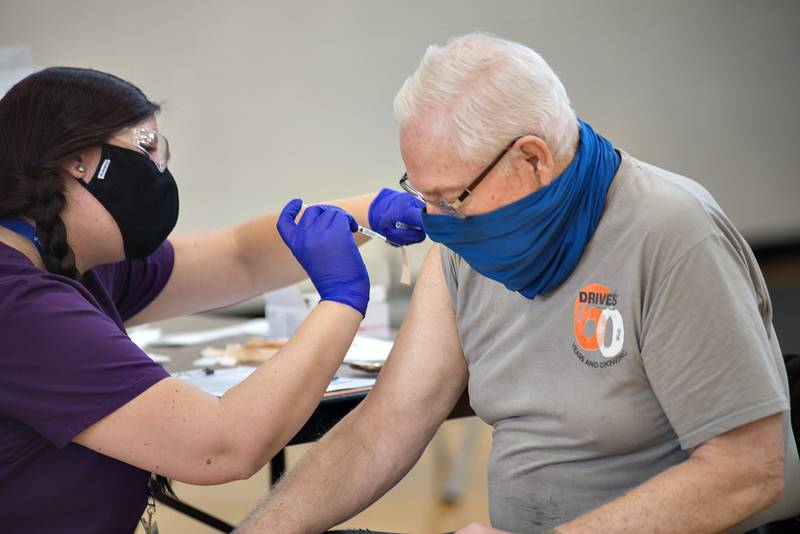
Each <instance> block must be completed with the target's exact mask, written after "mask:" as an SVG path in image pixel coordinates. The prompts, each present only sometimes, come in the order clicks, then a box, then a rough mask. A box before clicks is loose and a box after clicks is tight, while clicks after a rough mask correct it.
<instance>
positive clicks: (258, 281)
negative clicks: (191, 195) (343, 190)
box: [231, 193, 375, 296]
mask: <svg viewBox="0 0 800 534" xmlns="http://www.w3.org/2000/svg"><path fill="white" fill-rule="evenodd" d="M373 198H375V193H368V194H365V195H360V196H356V197H351V198H344V199H340V200H333V201H330V202H319V204H332V205H334V206H338V207H340V208H342V209H343V210H345V211H347V212H348V213H349V214H350V215H352V216H353V217H355V219H356V220H357V221H358V223H359V224H360V225H362V226H365V227H369V222H368V220H367V214H368V212H369V205H370V202H372V199H373ZM277 220H278V214H277V213H271V214H268V215H264V216H261V217H258V218H256V219H252V220H250V221H247V222H245V223H242V224H240V225H238V226H236V227H234V228H232V229H231V236H232V239H233V242H234V243H235V245H236V255H235V257H236V261H237V263H238V264H239V266H240V268H241V269H242V270H243V271H244V272H245V273H246V276H245V277H243V281H247V282H248V284H249V287H247V288H243V290H242V291H241V293H242V294H247V295H249V296H252V295H258V294H261V293H265V292H267V291H271V290H273V289H278V288H281V287H284V286H287V285H290V284H294V283H297V282H299V281H301V280H303V279H304V278H305V277H306V273H305V271H303V269H302V267H300V265H299V264H298V263H297V261H296V260H295V259H294V257H293V256H292V253H291V252H290V251H289V249H288V248H286V246H285V245H284V244H283V241H282V240H281V237H280V235H278V231H277V230H276V228H275V224H276V223H277ZM354 237H355V240H356V244H358V245H361V244H363V243H365V242H366V240H367V238H366V237H364V236H363V235H361V234H355V235H354Z"/></svg>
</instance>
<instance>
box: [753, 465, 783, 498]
mask: <svg viewBox="0 0 800 534" xmlns="http://www.w3.org/2000/svg"><path fill="white" fill-rule="evenodd" d="M759 478H760V483H759V486H760V488H761V494H762V496H763V506H762V507H761V508H768V507H770V506H772V505H773V504H775V503H777V502H778V501H780V500H781V498H782V497H783V486H784V484H783V482H784V481H783V458H780V459H776V460H774V461H771V462H769V463H768V464H767V465H766V466H765V467H764V468H763V469H762V470H761V473H760V477H759Z"/></svg>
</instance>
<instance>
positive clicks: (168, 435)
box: [73, 378, 242, 484]
mask: <svg viewBox="0 0 800 534" xmlns="http://www.w3.org/2000/svg"><path fill="white" fill-rule="evenodd" d="M221 410H222V407H221V405H220V402H219V399H217V398H216V397H213V396H211V395H209V394H207V393H205V392H203V391H201V390H199V389H197V388H195V387H193V386H191V385H190V384H188V383H187V382H185V381H183V380H181V379H179V378H165V379H163V380H161V381H159V382H157V383H156V384H154V385H153V386H151V387H150V388H148V389H147V390H145V391H143V392H142V393H141V394H139V395H138V396H136V397H135V398H133V399H131V400H130V401H128V402H127V403H126V404H124V405H123V406H121V407H119V408H118V409H116V410H115V411H113V412H112V413H110V414H108V415H107V416H106V417H104V418H103V419H101V420H99V421H97V422H96V423H94V424H93V425H91V426H90V427H88V428H87V429H85V430H84V431H83V432H81V433H80V434H78V435H77V436H76V437H75V438H74V439H73V441H74V442H75V443H78V444H80V445H83V446H84V447H87V448H89V449H92V450H94V451H96V452H98V453H101V454H104V455H106V456H110V457H112V458H116V459H117V460H120V461H123V462H125V463H128V464H130V465H134V466H136V467H140V468H142V469H144V470H146V471H152V472H155V473H158V474H162V475H165V476H167V477H169V478H173V479H176V480H180V481H183V482H189V483H194V484H214V483H220V482H224V481H228V480H231V479H232V478H235V476H236V475H238V474H239V471H241V469H242V465H241V463H240V462H239V461H238V460H237V459H236V458H235V455H233V454H230V453H229V452H230V451H228V450H226V440H225V439H221V438H224V437H225V435H226V433H225V429H224V428H223V423H224V419H223V417H222V415H223V414H222V412H221Z"/></svg>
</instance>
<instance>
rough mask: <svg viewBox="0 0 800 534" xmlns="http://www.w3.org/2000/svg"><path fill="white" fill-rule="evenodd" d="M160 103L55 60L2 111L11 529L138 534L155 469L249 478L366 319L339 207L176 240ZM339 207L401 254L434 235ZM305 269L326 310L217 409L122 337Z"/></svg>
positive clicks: (1, 455)
mask: <svg viewBox="0 0 800 534" xmlns="http://www.w3.org/2000/svg"><path fill="white" fill-rule="evenodd" d="M158 110H159V108H158V106H157V105H156V104H153V103H152V102H150V101H149V100H148V99H147V98H146V97H145V95H144V94H143V93H142V92H141V91H140V90H139V89H138V88H136V87H134V86H133V85H131V84H130V83H128V82H125V81H123V80H121V79H119V78H116V77H114V76H112V75H109V74H105V73H101V72H98V71H93V70H87V69H76V68H63V67H56V68H50V69H46V70H44V71H40V72H38V73H35V74H33V75H31V76H29V77H27V78H25V79H24V80H22V81H21V82H19V83H18V84H16V85H15V86H14V87H13V88H12V89H11V90H10V91H9V92H8V93H7V94H6V95H5V96H4V97H3V98H2V100H0V525H2V530H3V531H4V532H27V533H34V532H98V533H99V532H102V533H109V532H127V533H129V532H132V531H133V530H134V528H135V527H136V524H137V521H138V520H139V518H140V516H141V515H142V512H143V510H144V508H145V503H146V495H147V484H148V478H149V475H150V473H151V472H152V473H156V474H159V475H163V476H166V477H169V478H172V479H174V480H179V481H184V482H188V483H191V484H219V483H223V482H228V481H231V480H236V479H242V478H247V477H249V476H251V475H252V474H253V473H255V472H256V471H257V470H258V469H260V468H261V467H262V466H263V465H264V464H265V463H266V462H267V461H268V460H269V458H270V457H272V456H273V455H274V454H275V452H276V451H277V450H278V449H279V448H280V447H282V446H283V445H284V444H285V443H286V442H287V441H288V440H289V439H290V438H291V436H292V435H294V433H295V432H296V431H297V430H298V429H299V428H300V427H301V426H302V424H303V423H304V422H305V421H306V419H307V418H308V417H309V415H310V414H311V413H312V411H313V410H314V408H315V407H316V405H317V403H318V401H319V398H320V396H321V395H322V393H323V392H324V390H325V387H326V385H327V384H328V382H329V381H330V379H331V378H332V376H333V374H334V372H335V371H336V369H337V367H338V365H339V363H340V362H341V359H342V358H343V356H344V354H345V352H346V350H347V348H348V347H349V345H350V343H351V341H352V339H353V336H354V335H355V332H356V329H357V328H358V325H359V323H360V321H361V319H362V317H363V314H364V313H365V310H366V307H367V300H368V296H369V279H368V277H367V271H366V269H365V267H364V263H363V261H362V259H361V256H360V254H359V252H358V249H357V248H356V242H355V240H354V237H353V234H352V233H351V231H352V230H354V229H355V227H354V225H355V221H354V220H353V217H351V216H350V215H348V214H347V213H346V212H345V211H343V210H342V209H339V208H334V207H321V206H315V207H312V208H309V209H307V210H305V212H304V213H303V215H302V217H301V218H300V220H299V222H297V223H295V217H296V216H297V215H298V214H299V212H300V209H301V206H300V201H299V200H295V201H292V202H290V203H289V204H287V206H286V207H285V208H284V210H283V212H282V213H281V214H280V215H279V216H276V215H266V216H263V217H261V218H258V219H255V220H252V221H248V222H246V223H244V224H242V225H240V226H237V227H234V228H231V229H226V230H218V231H213V232H207V233H200V234H195V235H184V236H172V237H170V239H169V241H166V240H165V239H166V237H167V235H168V234H169V233H170V231H171V230H172V229H173V227H174V226H175V223H176V220H177V217H178V191H177V186H176V184H175V181H174V179H173V177H172V175H171V174H170V172H169V170H167V163H168V160H169V148H168V145H167V141H166V139H165V138H164V137H163V136H162V135H161V134H160V133H159V132H158V127H157V125H156V121H155V113H156V112H157V111H158ZM223 182H224V177H221V180H220V183H221V184H222V183H223ZM339 205H340V206H341V207H342V208H344V209H345V210H347V211H348V212H350V213H353V214H355V216H356V217H357V218H358V219H359V220H361V221H363V223H362V224H366V222H367V221H369V222H370V223H371V226H372V228H373V229H375V230H377V231H379V232H383V233H386V234H388V236H389V237H390V238H391V239H392V240H393V241H395V242H400V243H410V242H416V241H420V240H421V239H423V238H424V234H422V233H421V232H419V231H414V230H396V229H395V228H394V226H395V222H398V221H402V222H405V223H407V224H411V225H414V226H418V227H419V226H421V221H420V220H419V212H420V208H421V204H419V203H417V202H416V201H415V200H412V199H411V198H410V196H408V195H406V194H404V193H399V192H394V191H388V190H383V191H381V192H380V193H379V194H378V195H377V196H376V197H375V198H374V199H373V195H365V196H361V197H356V198H353V199H348V200H343V201H342V202H341V203H339ZM276 224H277V227H278V231H277V232H276ZM279 234H280V236H281V237H282V238H283V239H284V241H285V243H286V246H284V244H283V243H282V242H281V241H280V239H279ZM287 247H288V248H287ZM292 255H294V258H293V257H292ZM295 258H296V260H297V261H295ZM298 263H299V264H298ZM301 267H302V268H301ZM303 269H305V271H306V272H307V273H308V276H309V277H310V278H311V280H312V282H313V283H314V285H315V286H316V288H317V290H318V292H319V293H320V295H321V297H322V301H321V302H320V303H319V305H318V306H317V307H316V308H315V309H314V310H313V311H312V312H311V314H310V315H309V317H308V318H307V320H306V321H305V322H304V323H303V325H302V326H301V327H300V329H299V330H298V331H297V333H296V334H295V335H294V336H293V337H292V338H291V340H289V342H288V343H287V344H286V345H285V347H283V348H282V349H281V350H280V351H279V352H278V353H277V354H276V355H275V356H274V357H273V358H272V359H270V360H269V361H268V362H266V363H264V364H263V365H261V366H260V367H259V368H258V370H257V371H255V372H254V373H253V374H252V375H251V376H250V377H249V378H248V379H247V380H245V381H244V382H242V383H241V384H239V385H238V386H236V387H235V388H233V389H231V390H230V391H229V392H228V393H227V394H225V395H224V396H223V397H222V398H215V397H213V396H211V395H208V394H206V393H204V392H202V391H200V390H198V389H196V388H194V387H192V386H191V385H189V384H187V383H186V382H184V381H183V380H180V379H177V378H171V377H170V376H169V374H168V373H167V372H166V371H165V370H164V369H163V368H162V367H161V366H160V365H158V364H156V363H154V362H152V361H151V360H150V358H148V357H147V355H145V354H144V353H143V352H142V351H141V350H140V349H139V348H138V347H137V346H136V345H134V344H133V343H132V342H131V340H130V339H129V338H128V336H127V335H126V333H125V328H124V326H123V322H125V323H127V324H136V323H142V322H148V321H154V320H158V319H164V318H167V317H174V316H178V315H185V314H189V313H194V312H199V311H202V310H208V309H212V308H218V307H220V306H224V305H226V304H230V303H233V302H236V301H240V300H242V299H245V298H248V297H250V296H254V295H258V294H260V293H263V292H265V291H269V290H271V289H275V288H278V287H281V286H285V285H287V284H291V283H293V282H296V281H298V280H300V279H301V278H303V277H304V272H303Z"/></svg>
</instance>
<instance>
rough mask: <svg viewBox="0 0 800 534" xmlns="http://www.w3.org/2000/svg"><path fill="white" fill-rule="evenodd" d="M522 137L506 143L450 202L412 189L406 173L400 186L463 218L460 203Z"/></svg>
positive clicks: (427, 201) (442, 209)
mask: <svg viewBox="0 0 800 534" xmlns="http://www.w3.org/2000/svg"><path fill="white" fill-rule="evenodd" d="M523 137H524V136H519V137H517V138H516V139H514V140H513V141H511V142H510V143H509V144H508V145H506V147H505V148H504V149H503V150H502V151H501V152H500V153H499V154H498V155H497V157H495V158H494V159H493V160H492V162H491V163H489V165H487V166H486V168H485V169H483V171H482V172H481V173H480V174H479V175H478V177H477V178H475V179H474V180H472V182H470V184H469V185H468V186H467V188H466V189H464V191H462V192H461V194H460V195H458V198H456V199H455V200H453V201H452V202H450V201H447V200H444V199H442V198H437V199H435V200H430V199H427V198H425V197H424V196H423V195H422V193H420V192H419V191H417V190H416V189H414V186H413V185H411V183H409V181H408V173H405V174H403V177H402V178H400V187H402V188H403V190H405V191H406V192H408V193H411V194H412V195H414V196H415V197H417V198H418V199H419V200H421V201H422V202H425V203H426V204H430V205H432V206H436V208H437V209H438V210H439V211H441V212H442V213H444V214H446V215H450V216H453V217H458V218H459V219H464V218H466V215H465V214H464V213H463V212H462V211H461V209H460V208H461V204H463V203H464V201H465V200H466V199H467V197H468V196H470V195H471V194H472V192H473V191H475V188H476V187H478V184H480V183H481V182H482V181H483V179H484V178H486V175H487V174H489V173H490V172H492V169H494V167H495V166H496V165H497V164H498V163H499V162H500V160H501V159H503V156H505V155H506V152H508V151H509V150H511V147H513V146H514V143H516V142H517V141H519V140H520V139H522V138H523Z"/></svg>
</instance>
